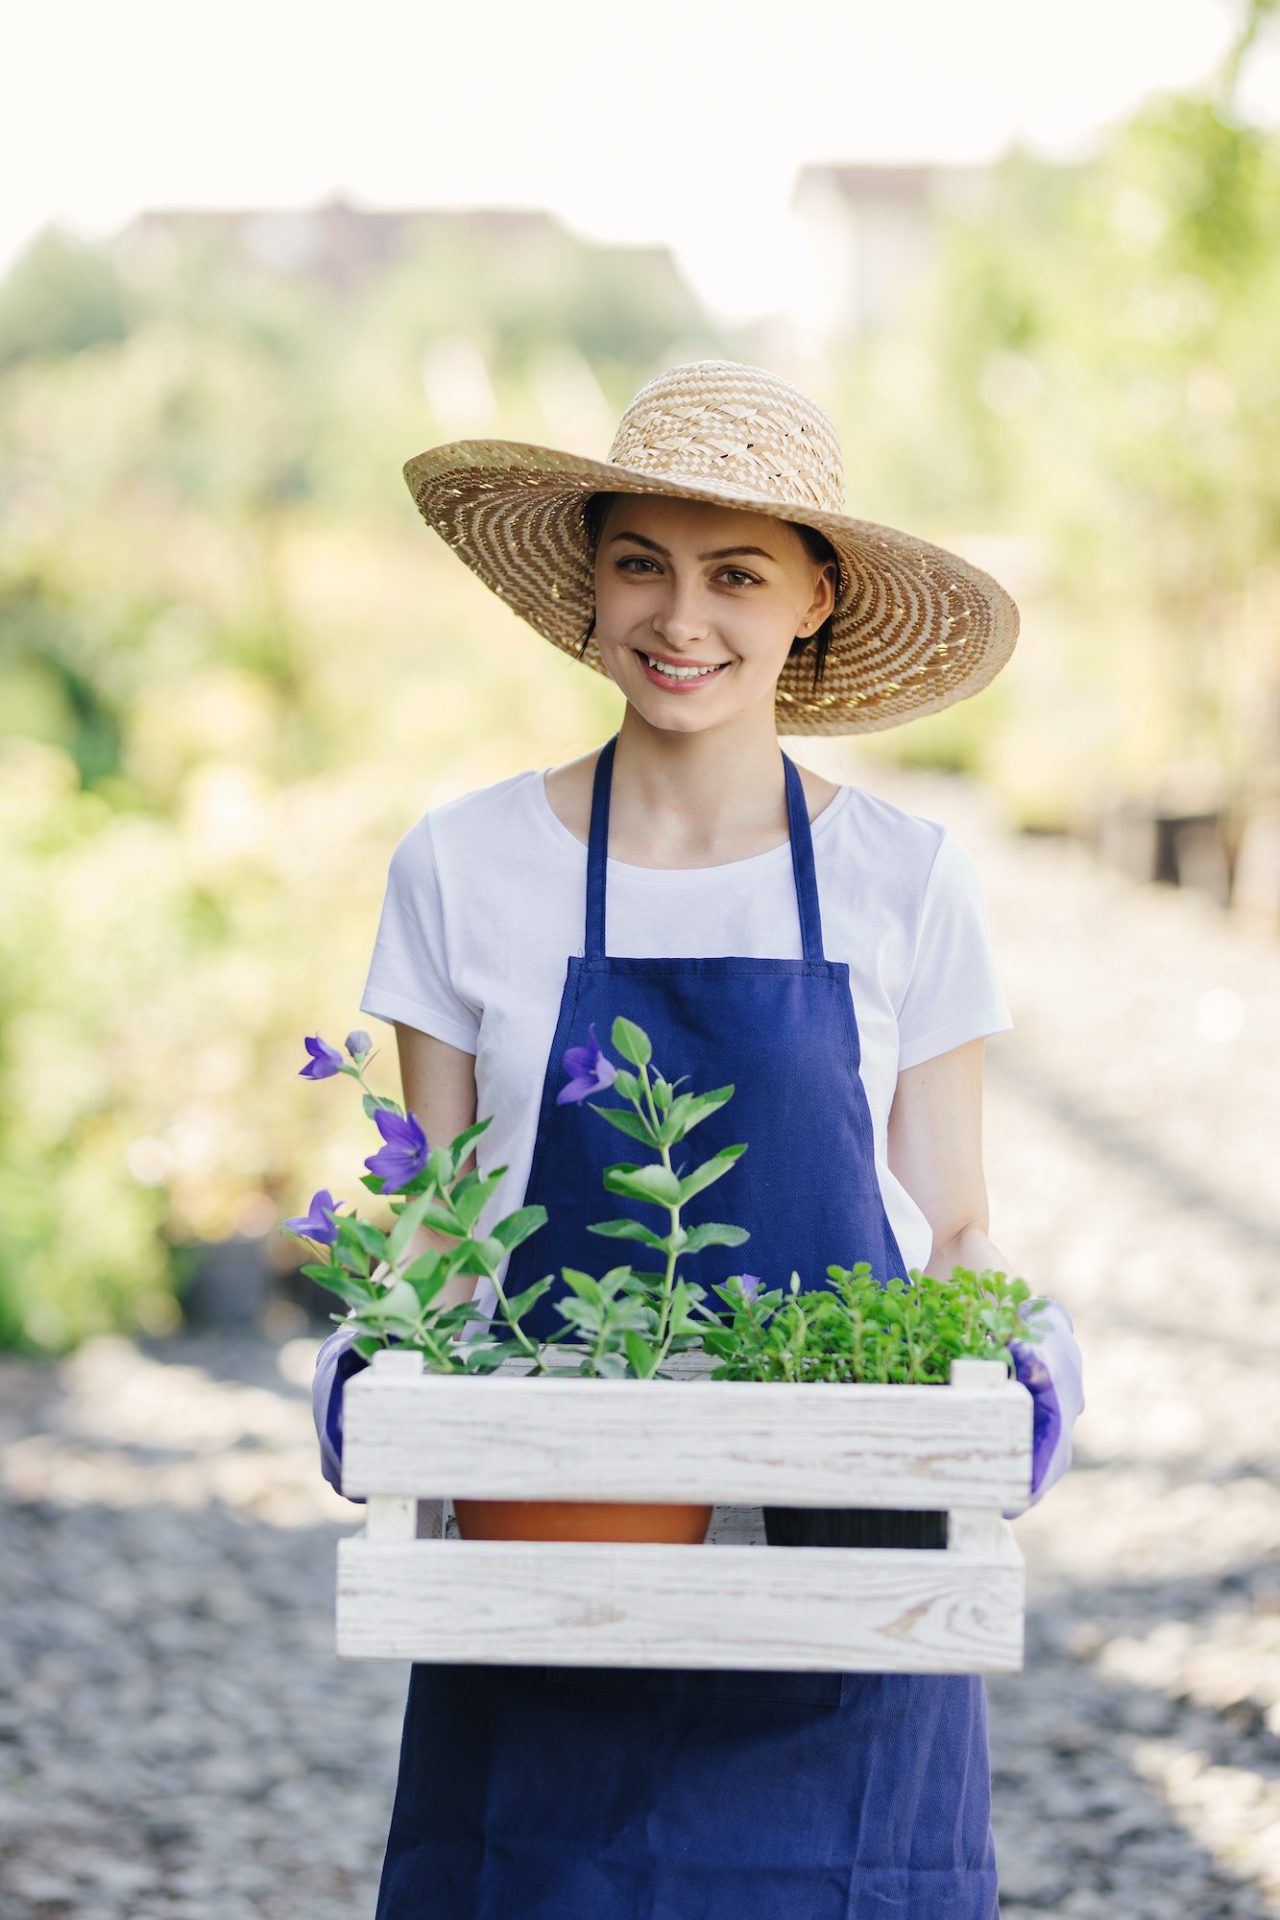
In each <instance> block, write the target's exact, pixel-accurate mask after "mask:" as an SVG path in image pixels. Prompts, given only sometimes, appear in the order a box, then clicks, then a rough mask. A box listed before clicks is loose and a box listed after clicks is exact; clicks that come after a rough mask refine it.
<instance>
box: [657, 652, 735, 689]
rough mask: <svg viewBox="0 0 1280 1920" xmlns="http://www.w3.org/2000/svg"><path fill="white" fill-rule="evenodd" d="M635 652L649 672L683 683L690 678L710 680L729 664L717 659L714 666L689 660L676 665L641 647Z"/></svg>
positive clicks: (664, 678)
mask: <svg viewBox="0 0 1280 1920" xmlns="http://www.w3.org/2000/svg"><path fill="white" fill-rule="evenodd" d="M636 652H637V653H638V654H639V655H640V658H641V659H642V660H643V661H644V663H645V665H646V667H648V669H649V671H650V672H651V673H654V674H657V675H658V676H659V677H660V678H661V679H663V680H670V681H671V682H673V683H679V684H685V683H687V682H689V681H691V680H710V679H711V677H712V676H713V675H714V674H717V673H723V672H724V669H725V668H726V667H727V666H729V665H730V664H731V663H730V662H729V661H728V660H720V661H717V662H716V664H715V665H714V666H706V665H701V664H699V663H698V662H696V661H689V662H687V663H685V664H684V665H681V666H678V667H677V666H673V665H672V664H671V663H670V662H668V661H663V660H659V659H657V658H656V657H655V656H654V655H653V654H651V653H646V652H645V651H644V650H643V648H641V647H637V649H636Z"/></svg>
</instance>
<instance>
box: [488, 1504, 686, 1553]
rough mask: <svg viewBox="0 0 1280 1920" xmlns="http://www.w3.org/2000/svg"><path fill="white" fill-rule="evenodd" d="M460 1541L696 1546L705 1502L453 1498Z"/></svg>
mask: <svg viewBox="0 0 1280 1920" xmlns="http://www.w3.org/2000/svg"><path fill="white" fill-rule="evenodd" d="M453 1510H454V1512H455V1513H456V1514H457V1516H458V1532H459V1534H460V1535H461V1536H462V1538H463V1539H464V1540H658V1541H662V1542H664V1543H665V1544H667V1545H669V1546H690V1547H694V1546H698V1545H700V1544H701V1542H702V1541H704V1540H705V1539H706V1537H707V1528H708V1527H709V1526H710V1524H711V1511H712V1510H711V1507H710V1505H705V1506H704V1505H695V1504H693V1503H684V1504H679V1505H671V1504H668V1503H666V1502H660V1501H654V1502H647V1501H635V1500H455V1501H454V1503H453Z"/></svg>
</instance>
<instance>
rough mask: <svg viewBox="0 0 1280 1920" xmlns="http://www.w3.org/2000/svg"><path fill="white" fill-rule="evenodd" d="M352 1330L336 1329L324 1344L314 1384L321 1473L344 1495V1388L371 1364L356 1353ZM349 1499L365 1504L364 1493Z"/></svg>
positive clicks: (313, 1415)
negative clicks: (353, 1377) (354, 1374)
mask: <svg viewBox="0 0 1280 1920" xmlns="http://www.w3.org/2000/svg"><path fill="white" fill-rule="evenodd" d="M355 1337H356V1336H355V1332H354V1330H353V1329H352V1328H350V1327H335V1328H334V1330H333V1332H332V1333H331V1334H330V1335H329V1337H328V1339H327V1340H324V1341H322V1342H321V1346H320V1351H319V1353H318V1354H317V1355H316V1370H315V1373H314V1375H313V1376H312V1381H311V1413H312V1417H313V1419H314V1420H315V1423H316V1437H317V1439H318V1440H319V1442H320V1471H321V1473H322V1474H323V1475H324V1477H325V1479H326V1480H327V1481H328V1482H329V1485H330V1486H331V1487H332V1488H333V1490H334V1492H335V1493H342V1389H343V1387H344V1385H345V1384H346V1382H347V1381H348V1380H349V1379H350V1378H351V1376H352V1374H353V1373H359V1372H360V1370H361V1368H362V1367H367V1366H368V1364H369V1362H368V1361H367V1360H366V1359H365V1357H364V1355H363V1354H361V1353H357V1352H356V1350H355V1347H354V1346H353V1345H352V1342H353V1341H354V1339H355ZM343 1498H344V1499H346V1500H354V1501H356V1502H358V1504H359V1505H360V1506H363V1505H364V1504H365V1502H364V1496H363V1495H362V1494H356V1493H348V1494H344V1495H343Z"/></svg>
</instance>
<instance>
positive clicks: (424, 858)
mask: <svg viewBox="0 0 1280 1920" xmlns="http://www.w3.org/2000/svg"><path fill="white" fill-rule="evenodd" d="M540 779H541V774H540V773H538V772H537V771H530V770H526V771H524V772H522V773H512V774H508V776H507V777H506V779H504V780H495V781H494V782H493V783H492V784H491V785H489V786H485V787H469V788H468V789H467V791H466V792H465V793H458V794H451V795H450V797H449V798H448V799H447V800H438V801H436V803H435V804H434V805H433V806H430V807H428V808H427V810H426V812H425V813H422V814H419V816H418V818H417V819H416V820H415V821H413V823H412V824H411V825H410V826H408V827H406V828H405V830H404V832H403V833H402V834H401V836H400V838H399V840H398V841H397V842H396V846H395V850H394V852H393V854H392V860H393V863H398V864H399V865H401V866H407V865H412V864H414V863H417V862H422V863H424V864H426V865H428V866H434V865H435V864H437V863H438V862H439V861H441V860H446V861H450V860H455V859H458V858H461V859H463V860H467V859H469V858H471V857H472V856H473V855H482V854H483V853H484V852H485V850H486V848H490V849H491V848H494V847H506V846H508V845H509V844H510V841H511V836H512V835H513V833H518V831H519V830H520V828H521V827H522V826H523V825H525V824H526V823H527V822H528V821H529V819H530V816H531V811H532V808H533V805H534V802H535V800H536V797H537V796H536V792H535V788H534V783H535V782H536V781H538V780H540Z"/></svg>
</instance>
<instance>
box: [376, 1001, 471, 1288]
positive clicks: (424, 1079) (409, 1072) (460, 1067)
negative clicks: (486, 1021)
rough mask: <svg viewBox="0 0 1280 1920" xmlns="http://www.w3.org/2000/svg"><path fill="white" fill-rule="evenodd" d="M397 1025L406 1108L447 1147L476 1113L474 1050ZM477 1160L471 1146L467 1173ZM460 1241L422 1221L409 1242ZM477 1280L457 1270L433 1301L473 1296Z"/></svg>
mask: <svg viewBox="0 0 1280 1920" xmlns="http://www.w3.org/2000/svg"><path fill="white" fill-rule="evenodd" d="M395 1028H396V1047H397V1049H398V1051H399V1055H400V1085H401V1088H402V1090H403V1094H404V1100H403V1105H404V1107H405V1110H406V1112H410V1113H412V1114H413V1115H414V1116H415V1118H416V1119H417V1120H418V1121H419V1123H420V1124H421V1126H422V1129H423V1131H424V1133H425V1134H426V1136H427V1141H428V1144H429V1145H430V1146H433V1147H446V1146H448V1144H449V1142H450V1141H451V1140H454V1139H456V1138H457V1136H458V1135H459V1134H460V1133H461V1132H462V1131H463V1130H464V1128H466V1127H469V1126H471V1125H472V1124H473V1122H474V1121H475V1118H476V1073H475V1068H476V1060H475V1055H474V1054H473V1053H468V1052H466V1050H465V1049H464V1048H462V1047H455V1046H451V1045H450V1043H449V1042H448V1041H447V1040H438V1039H437V1038H436V1036H435V1034H433V1033H423V1032H422V1031H421V1030H420V1029H419V1028H418V1027H409V1026H406V1025H405V1023H404V1022H403V1021H402V1020H397V1021H396V1023H395ZM475 1164H476V1153H475V1148H474V1147H473V1148H472V1149H471V1152H470V1153H469V1154H468V1155H467V1157H466V1159H465V1160H464V1161H463V1162H462V1165H461V1166H460V1167H459V1169H458V1171H459V1173H469V1172H470V1171H471V1170H472V1168H473V1167H474V1166H475ZM456 1244H457V1243H456V1242H455V1241H454V1240H452V1239H451V1238H450V1237H449V1235H448V1234H444V1233H439V1232H437V1231H436V1230H435V1228H433V1227H419V1228H418V1230H417V1232H416V1233H415V1234H414V1237H413V1239H412V1241H411V1242H410V1248H411V1253H412V1255H417V1254H419V1253H422V1252H424V1251H425V1249H426V1248H427V1247H438V1248H439V1249H440V1250H441V1252H447V1251H448V1250H449V1249H450V1248H451V1247H453V1246H455V1245H456ZM475 1284H476V1283H475V1276H474V1275H468V1274H455V1275H454V1276H453V1278H452V1279H451V1280H447V1281H446V1282H445V1284H444V1286H443V1287H442V1288H441V1290H440V1292H439V1293H438V1294H437V1295H436V1297H435V1300H434V1301H433V1302H432V1305H433V1306H435V1307H439V1308H440V1309H441V1310H444V1309H445V1308H447V1307H455V1306H458V1305H459V1304H460V1303H461V1302H462V1301H464V1300H469V1299H470V1298H471V1296H472V1294H473V1292H474V1291H475Z"/></svg>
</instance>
